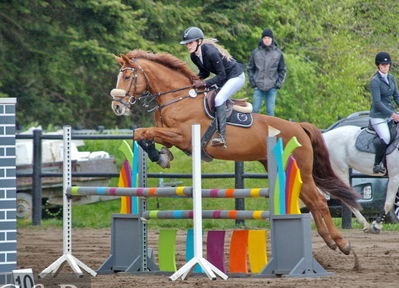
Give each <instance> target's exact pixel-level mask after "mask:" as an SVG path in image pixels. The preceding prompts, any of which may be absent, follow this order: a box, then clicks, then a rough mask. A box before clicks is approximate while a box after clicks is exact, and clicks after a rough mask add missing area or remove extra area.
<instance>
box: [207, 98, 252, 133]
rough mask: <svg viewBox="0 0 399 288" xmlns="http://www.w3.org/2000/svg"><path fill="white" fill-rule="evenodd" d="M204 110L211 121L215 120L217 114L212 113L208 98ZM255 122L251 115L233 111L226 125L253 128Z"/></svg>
mask: <svg viewBox="0 0 399 288" xmlns="http://www.w3.org/2000/svg"><path fill="white" fill-rule="evenodd" d="M204 110H205V113H206V115H207V116H208V117H209V118H211V119H214V118H215V112H211V111H210V110H209V107H208V103H207V102H206V97H204ZM253 122H254V119H253V117H252V114H251V113H242V112H238V111H235V110H233V111H232V112H231V114H230V116H228V117H227V119H226V124H228V125H233V126H238V127H243V128H249V127H251V126H252V124H253Z"/></svg>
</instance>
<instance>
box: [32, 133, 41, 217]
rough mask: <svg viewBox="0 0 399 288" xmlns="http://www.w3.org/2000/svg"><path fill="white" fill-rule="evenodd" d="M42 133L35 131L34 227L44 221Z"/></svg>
mask: <svg viewBox="0 0 399 288" xmlns="http://www.w3.org/2000/svg"><path fill="white" fill-rule="evenodd" d="M41 137H42V131H41V130H39V129H35V130H33V143H32V145H33V165H32V169H33V177H32V225H40V224H41V220H42V177H41V176H42V142H41Z"/></svg>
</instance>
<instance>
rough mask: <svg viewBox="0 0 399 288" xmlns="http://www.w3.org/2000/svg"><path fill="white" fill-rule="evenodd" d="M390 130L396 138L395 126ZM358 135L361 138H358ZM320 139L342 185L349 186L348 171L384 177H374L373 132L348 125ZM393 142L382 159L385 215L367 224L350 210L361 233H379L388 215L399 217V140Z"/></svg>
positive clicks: (354, 209) (329, 132) (361, 217)
mask: <svg viewBox="0 0 399 288" xmlns="http://www.w3.org/2000/svg"><path fill="white" fill-rule="evenodd" d="M367 114H368V113H367ZM392 128H393V130H394V131H393V132H391V135H396V136H398V135H399V133H398V126H397V125H392ZM395 129H396V132H395ZM360 134H361V135H360ZM359 135H360V136H361V137H360V138H359ZM323 137H324V140H325V143H326V145H327V148H328V150H329V155H330V162H331V165H332V167H333V169H334V172H335V174H336V175H337V176H338V177H339V178H340V179H342V180H343V181H344V182H345V183H347V184H349V168H353V169H355V170H357V171H359V172H360V173H363V174H367V175H373V176H384V175H377V174H374V173H373V166H374V151H375V148H374V144H373V141H376V140H378V139H376V137H378V136H377V135H375V132H374V133H373V132H371V133H370V131H367V128H366V127H357V126H350V125H348V126H341V127H338V128H335V129H332V130H330V131H328V132H325V133H323ZM393 139H394V140H393V141H392V143H391V144H390V146H388V148H387V155H386V157H385V162H386V163H385V167H386V168H387V172H388V187H387V193H386V198H385V204H384V211H382V212H381V213H380V214H379V215H378V217H377V218H376V219H375V220H374V221H373V222H372V223H371V224H369V223H368V221H367V220H366V219H365V218H364V216H363V215H362V214H361V213H360V212H359V211H358V210H357V209H356V208H351V210H352V212H353V214H354V215H355V217H356V218H357V220H358V221H359V222H360V223H361V224H362V225H363V231H364V232H369V233H379V232H380V231H381V230H382V228H383V223H384V221H385V218H386V217H387V216H388V215H389V216H390V217H395V218H396V217H398V216H397V215H395V214H396V213H397V211H398V210H399V207H398V205H399V202H395V199H396V197H398V196H399V192H398V188H399V165H398V163H399V150H398V142H399V140H398V138H397V137H393ZM378 141H379V140H378ZM361 150H362V151H361ZM397 195H398V196H397ZM394 205H395V206H396V207H395V210H396V211H393V207H394Z"/></svg>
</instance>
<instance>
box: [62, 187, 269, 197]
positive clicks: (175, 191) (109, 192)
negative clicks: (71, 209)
mask: <svg viewBox="0 0 399 288" xmlns="http://www.w3.org/2000/svg"><path fill="white" fill-rule="evenodd" d="M67 193H69V194H70V195H72V196H78V195H80V196H82V195H101V196H139V197H192V195H193V187H190V186H180V187H142V188H140V187H139V188H129V187H89V186H84V187H83V186H73V187H68V189H67ZM201 194H202V197H203V198H262V197H263V198H267V197H269V189H268V188H254V189H201Z"/></svg>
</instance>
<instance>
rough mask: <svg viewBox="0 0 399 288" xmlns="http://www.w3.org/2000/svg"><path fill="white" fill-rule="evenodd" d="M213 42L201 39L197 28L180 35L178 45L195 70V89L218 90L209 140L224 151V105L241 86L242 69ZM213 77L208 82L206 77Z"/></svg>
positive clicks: (243, 77) (201, 36) (201, 34)
mask: <svg viewBox="0 0 399 288" xmlns="http://www.w3.org/2000/svg"><path fill="white" fill-rule="evenodd" d="M216 41H217V40H216V39H204V33H203V32H202V30H201V29H199V28H198V27H190V28H187V29H186V30H185V31H184V33H183V40H182V41H181V42H180V44H184V45H186V47H187V49H188V51H189V52H190V57H191V61H193V63H194V64H195V65H196V66H197V67H198V69H199V74H198V76H199V78H200V80H193V86H194V87H195V88H196V89H203V88H205V87H210V86H212V85H217V86H218V87H221V89H220V91H219V93H218V94H217V95H216V98H215V107H216V119H217V123H218V125H217V129H218V134H219V136H218V137H215V138H213V139H212V146H224V147H226V146H227V145H226V140H225V135H226V105H225V102H226V100H227V99H229V98H230V97H231V96H232V95H233V94H234V93H236V92H237V91H238V90H239V89H240V88H241V87H242V86H243V85H244V82H245V75H244V65H243V64H241V63H239V62H237V61H236V60H234V59H233V57H231V55H230V54H229V53H228V52H227V51H226V50H225V49H224V48H222V47H220V46H219V45H217V44H216V43H215V42H216ZM211 72H212V73H213V74H215V76H214V77H212V78H211V79H208V80H205V81H204V80H203V79H205V78H207V77H208V76H209V75H210V73H211Z"/></svg>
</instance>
